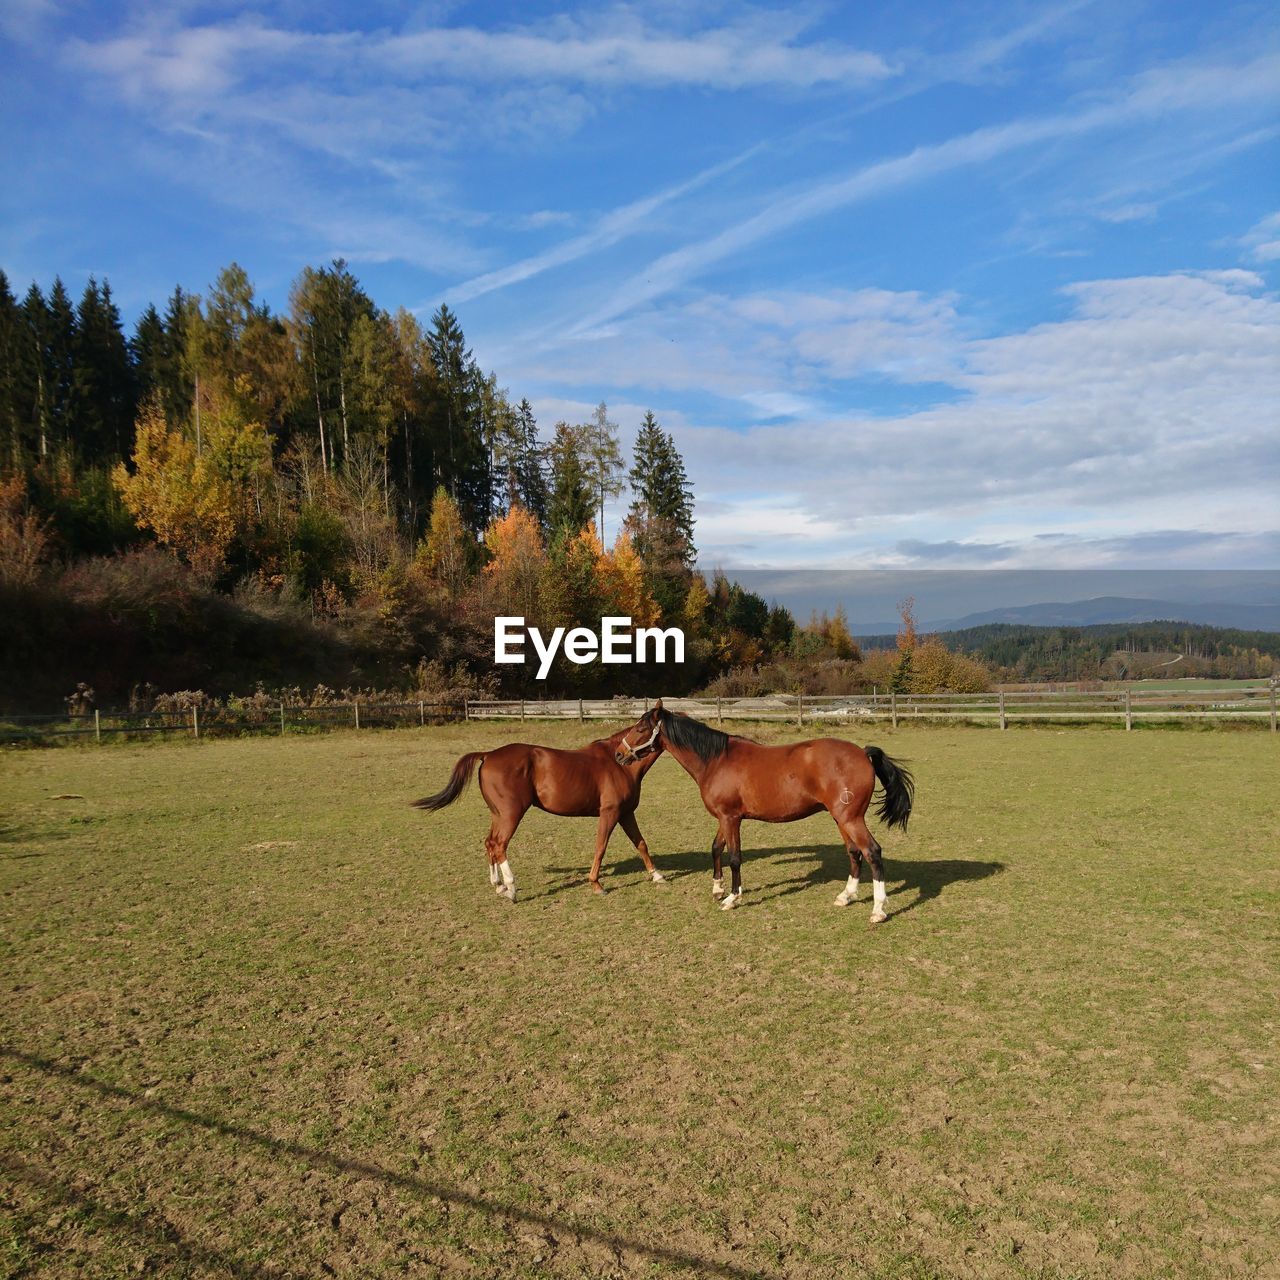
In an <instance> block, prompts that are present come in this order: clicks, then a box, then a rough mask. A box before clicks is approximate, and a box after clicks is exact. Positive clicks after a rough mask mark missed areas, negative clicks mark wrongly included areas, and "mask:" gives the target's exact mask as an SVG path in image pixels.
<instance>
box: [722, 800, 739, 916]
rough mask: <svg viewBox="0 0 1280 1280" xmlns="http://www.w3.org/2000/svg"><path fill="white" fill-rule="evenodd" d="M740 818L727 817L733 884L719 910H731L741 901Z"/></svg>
mask: <svg viewBox="0 0 1280 1280" xmlns="http://www.w3.org/2000/svg"><path fill="white" fill-rule="evenodd" d="M741 822H742V820H741V819H740V818H730V819H728V820H727V821H726V822H725V824H724V826H725V835H726V836H727V843H728V846H729V870H730V872H732V874H733V885H732V888H731V889H730V890H729V896H728V897H727V898H726V899H725V900H724V901H723V902H722V903H721V904H720V910H721V911H732V910H733V909H734V907H736V906H737V905H738V903H739V902H741V901H742V837H741V831H742V826H741Z"/></svg>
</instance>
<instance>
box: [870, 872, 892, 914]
mask: <svg viewBox="0 0 1280 1280" xmlns="http://www.w3.org/2000/svg"><path fill="white" fill-rule="evenodd" d="M871 895H872V898H873V900H874V905H873V906H872V908H871V921H872V923H873V924H878V923H879V922H880V921H881V920H885V919H887V918H888V915H887V912H886V911H885V899H886V898H887V897H888V894H887V893H885V888H884V881H883V880H872V882H871Z"/></svg>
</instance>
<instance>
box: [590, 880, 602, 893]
mask: <svg viewBox="0 0 1280 1280" xmlns="http://www.w3.org/2000/svg"><path fill="white" fill-rule="evenodd" d="M591 892H592V893H603V892H604V889H603V888H602V887H601V886H600V884H599V883H598V882H597V881H595V880H593V881H592V882H591Z"/></svg>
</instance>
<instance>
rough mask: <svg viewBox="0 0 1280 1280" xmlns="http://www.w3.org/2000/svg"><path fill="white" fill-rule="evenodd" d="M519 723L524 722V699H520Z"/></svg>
mask: <svg viewBox="0 0 1280 1280" xmlns="http://www.w3.org/2000/svg"><path fill="white" fill-rule="evenodd" d="M520 723H521V724H524V699H523V698H521V699H520Z"/></svg>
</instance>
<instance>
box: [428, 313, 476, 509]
mask: <svg viewBox="0 0 1280 1280" xmlns="http://www.w3.org/2000/svg"><path fill="white" fill-rule="evenodd" d="M427 346H428V348H429V349H430V351H431V361H432V364H433V365H434V366H435V372H436V378H437V380H438V383H439V388H440V396H439V400H438V404H437V412H438V414H439V432H438V435H439V441H440V442H439V445H438V446H437V456H438V460H439V471H440V479H441V482H442V483H443V484H444V486H445V488H446V489H448V491H449V493H450V494H451V495H452V496H453V497H454V499H455V500H456V501H457V503H458V507H459V509H460V510H461V511H462V514H463V518H464V519H465V520H466V522H467V525H468V527H470V528H471V529H472V530H473V532H475V533H480V532H482V531H483V530H484V528H485V527H486V526H487V524H488V522H489V513H490V510H491V506H492V503H491V496H490V495H491V483H490V482H491V474H490V466H489V448H488V442H487V441H486V440H485V438H484V424H483V418H482V414H481V404H480V394H481V389H482V387H483V385H484V378H483V377H482V375H481V374H480V372H479V370H478V369H477V368H476V363H475V360H474V358H473V357H472V354H471V352H470V351H469V350H468V348H467V343H466V338H465V337H464V336H463V333H462V326H461V325H460V324H459V323H458V317H457V316H456V315H454V313H453V312H452V311H450V310H449V308H448V307H447V306H445V305H444V304H441V306H440V309H439V310H438V311H437V312H436V313H435V315H434V316H432V317H431V329H430V331H429V332H428V334H427Z"/></svg>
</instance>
